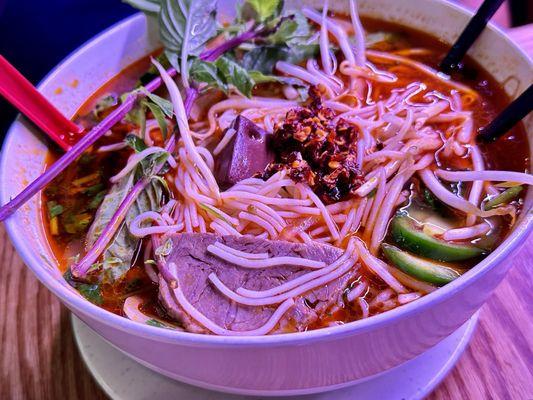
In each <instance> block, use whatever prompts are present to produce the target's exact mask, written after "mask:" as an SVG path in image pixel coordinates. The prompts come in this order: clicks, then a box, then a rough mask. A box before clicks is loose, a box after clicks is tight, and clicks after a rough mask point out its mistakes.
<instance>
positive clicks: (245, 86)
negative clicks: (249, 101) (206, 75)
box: [216, 57, 255, 97]
mask: <svg viewBox="0 0 533 400" xmlns="http://www.w3.org/2000/svg"><path fill="white" fill-rule="evenodd" d="M216 66H217V68H218V70H219V71H220V73H221V75H222V76H223V77H224V79H225V81H226V84H230V85H233V86H234V87H235V88H237V90H239V92H241V93H242V94H244V95H245V96H246V97H251V96H252V89H253V88H254V85H255V82H254V81H253V79H252V78H251V77H250V75H248V71H246V69H244V68H243V67H241V66H240V65H239V64H237V63H236V62H235V61H232V60H230V59H229V58H227V57H220V58H218V60H217V61H216Z"/></svg>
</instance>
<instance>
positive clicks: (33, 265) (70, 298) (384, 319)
mask: <svg viewBox="0 0 533 400" xmlns="http://www.w3.org/2000/svg"><path fill="white" fill-rule="evenodd" d="M428 1H433V2H437V3H441V4H442V5H443V6H445V7H450V8H453V9H455V10H457V11H459V12H461V13H462V14H464V15H466V16H467V17H471V16H472V15H473V12H472V11H470V10H468V9H466V8H465V7H463V6H460V5H457V4H454V3H449V2H446V1H445V0H428ZM142 18H144V16H143V15H142V13H135V14H133V15H131V16H129V17H127V18H125V19H122V20H120V21H118V22H117V23H115V24H113V25H112V26H110V27H109V28H107V29H105V30H103V31H101V32H100V33H98V34H97V35H95V36H93V37H92V38H90V39H89V40H87V41H86V42H85V43H83V44H82V45H81V46H79V47H78V48H77V49H75V50H74V51H72V52H71V53H70V54H69V55H67V56H66V57H65V58H64V59H63V60H62V61H61V62H60V63H59V64H57V66H56V67H54V68H53V69H52V70H51V71H50V72H49V73H48V74H47V75H46V76H45V77H44V78H43V79H42V80H41V82H40V83H39V85H38V86H37V87H38V89H41V88H42V87H43V86H44V85H46V84H48V82H49V81H51V80H53V79H54V78H55V77H56V76H57V75H60V74H61V73H62V71H63V69H64V68H65V66H66V65H67V64H68V63H69V61H70V60H72V59H75V58H77V57H79V56H80V55H81V54H82V53H83V51H85V50H86V48H88V47H90V46H94V45H97V44H98V43H100V42H102V41H105V40H107V39H106V38H107V37H108V36H109V35H110V34H112V33H113V32H115V31H119V30H122V29H126V28H127V27H128V26H130V25H133V24H135V23H138V20H139V19H142ZM487 28H488V29H489V30H491V31H493V32H495V33H496V34H497V35H498V36H499V37H500V38H501V39H502V40H504V41H505V42H506V43H507V45H508V46H511V47H512V48H513V49H514V51H516V52H517V54H520V56H522V57H523V58H525V59H526V60H528V61H529V63H530V64H531V63H532V62H531V59H530V58H529V57H528V56H527V54H525V53H524V51H523V50H522V49H521V48H520V47H519V46H518V45H517V44H516V43H515V42H514V41H513V40H512V39H510V38H509V36H508V35H507V34H506V33H505V32H504V31H503V30H501V29H500V28H498V27H496V26H495V25H493V24H492V23H489V25H488V26H487ZM20 121H21V116H20V115H19V116H18V117H17V119H16V121H15V122H14V123H13V124H12V125H11V126H10V128H9V130H8V132H7V134H6V138H5V140H4V144H3V146H2V150H3V151H1V152H0V182H1V181H5V180H4V179H1V178H2V176H3V175H4V171H6V166H7V164H8V161H9V156H8V154H11V151H9V150H10V148H11V147H12V146H13V137H14V136H15V134H16V131H17V129H18V128H17V124H16V123H17V122H20ZM6 196H7V194H6V191H5V186H4V185H1V184H0V199H2V200H3V201H7V200H8V199H7V198H6ZM21 223H22V221H20V218H18V217H17V214H14V215H13V216H11V217H10V218H8V219H7V220H6V221H5V227H6V231H7V233H8V235H9V237H10V239H11V242H12V243H13V245H14V247H15V248H16V250H17V253H18V254H19V256H20V257H21V258H22V259H23V261H24V263H25V264H26V265H27V266H28V267H29V268H30V269H31V270H32V272H33V273H34V274H35V276H36V277H37V278H38V279H39V281H40V282H41V283H43V284H44V285H45V286H46V287H47V288H48V289H49V290H50V291H52V292H53V293H54V294H55V295H56V296H57V297H59V299H60V300H61V301H62V302H63V303H65V304H67V305H69V308H71V309H74V310H76V311H77V312H80V313H82V314H84V315H86V316H88V317H89V318H90V319H94V320H97V321H98V322H100V323H103V324H105V325H109V326H111V327H114V328H116V329H119V330H121V331H125V332H128V333H132V334H135V335H136V336H140V337H144V338H148V339H152V340H158V341H161V342H170V343H180V344H186V345H193V346H194V345H196V346H203V347H205V346H233V345H237V346H239V347H242V346H270V345H272V344H276V345H286V344H290V345H293V344H297V343H302V342H305V343H312V342H317V341H324V340H328V339H331V338H332V337H335V338H338V337H343V336H350V335H357V334H361V333H364V332H367V331H369V330H372V329H376V328H380V327H383V326H387V325H390V324H393V323H394V322H396V321H398V320H400V319H402V318H404V317H407V316H412V315H416V314H418V313H421V312H423V311H425V310H427V309H428V308H429V307H431V306H432V305H434V304H435V303H441V302H444V301H445V300H447V299H448V298H450V297H451V296H452V295H453V294H454V293H456V292H458V291H460V290H462V289H464V288H465V287H468V286H470V285H472V284H474V283H475V282H476V281H477V280H478V279H480V278H481V277H482V276H483V275H484V274H485V273H487V272H489V271H491V270H492V269H493V268H496V267H497V266H498V265H499V264H500V263H502V261H504V260H505V259H506V258H507V257H508V256H509V255H510V254H511V253H512V252H513V251H515V250H516V249H517V248H518V247H519V246H520V244H522V243H523V242H524V239H525V238H527V236H528V235H529V233H530V232H531V231H532V230H533V213H527V215H525V216H524V217H523V221H522V222H521V223H520V224H519V225H518V226H517V227H516V228H515V229H514V230H513V231H512V232H511V233H510V234H509V236H508V237H507V238H506V239H505V240H504V241H503V242H502V243H501V244H500V245H499V246H498V247H497V248H496V249H495V250H494V251H493V252H492V253H491V254H490V255H489V256H487V257H486V258H485V259H483V260H482V261H481V262H480V263H478V264H477V265H476V266H475V267H473V268H472V269H470V270H469V271H467V272H466V273H465V274H463V275H462V276H461V277H459V278H458V279H456V280H454V281H453V282H451V283H449V284H447V285H446V286H444V287H441V288H439V289H438V290H436V291H434V292H432V293H429V294H427V295H425V296H423V297H422V298H420V299H417V300H416V301H414V302H411V303H408V304H405V305H402V306H400V307H397V308H395V309H393V310H389V311H387V312H384V313H381V314H378V315H374V316H372V317H370V318H366V319H362V320H358V321H353V322H349V323H346V324H342V325H337V326H332V327H326V328H321V329H316V330H312V331H306V332H294V333H285V334H278V335H263V336H217V335H208V334H199V333H191V332H185V331H176V330H170V329H161V328H158V327H153V326H150V325H145V324H141V323H138V322H135V321H132V320H130V319H128V318H125V317H122V316H120V315H117V314H114V313H111V312H109V311H107V310H105V309H103V308H100V307H99V306H97V305H95V304H93V303H91V302H89V301H88V300H86V299H85V298H83V297H81V296H80V295H78V294H77V293H74V292H72V291H71V290H69V289H68V288H67V287H65V286H64V285H59V284H58V282H57V280H56V279H54V278H53V277H52V276H51V275H50V274H49V273H46V272H44V270H43V268H42V264H43V260H42V259H41V258H40V257H39V256H38V255H36V254H34V252H33V251H32V250H31V248H30V247H29V245H28V243H26V242H25V241H24V237H23V236H22V235H21V234H20V229H19V225H20V224H21ZM54 268H57V266H56V265H54Z"/></svg>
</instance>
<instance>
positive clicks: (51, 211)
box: [46, 200, 64, 218]
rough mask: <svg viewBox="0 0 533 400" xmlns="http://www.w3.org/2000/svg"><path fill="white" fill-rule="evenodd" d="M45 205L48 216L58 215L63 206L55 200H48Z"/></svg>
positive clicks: (61, 212) (61, 211)
mask: <svg viewBox="0 0 533 400" xmlns="http://www.w3.org/2000/svg"><path fill="white" fill-rule="evenodd" d="M46 206H47V207H48V216H49V217H50V218H54V217H57V216H58V215H61V214H63V211H64V208H63V206H62V205H61V204H58V203H57V202H56V201H53V200H52V201H49V202H47V203H46Z"/></svg>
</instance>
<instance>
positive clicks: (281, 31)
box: [266, 11, 312, 46]
mask: <svg viewBox="0 0 533 400" xmlns="http://www.w3.org/2000/svg"><path fill="white" fill-rule="evenodd" d="M311 35H312V29H311V27H310V25H309V22H308V21H307V18H305V16H304V15H303V14H302V13H301V12H298V11H296V12H294V13H292V15H291V16H289V17H287V18H286V19H284V20H283V21H282V22H281V24H280V25H279V27H278V29H276V31H275V32H274V33H273V34H272V35H270V36H269V37H267V38H266V40H267V41H268V42H269V43H271V44H278V45H279V44H282V45H288V46H294V45H305V44H306V43H307V41H308V40H309V38H310V37H311Z"/></svg>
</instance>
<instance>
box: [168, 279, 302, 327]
mask: <svg viewBox="0 0 533 400" xmlns="http://www.w3.org/2000/svg"><path fill="white" fill-rule="evenodd" d="M173 294H174V297H175V299H176V300H177V302H178V304H179V305H180V306H181V307H182V308H183V309H184V310H185V312H186V313H187V314H188V315H189V316H190V317H191V318H193V319H194V320H195V321H196V322H198V323H199V324H201V325H202V326H204V327H205V328H206V329H208V330H209V331H211V332H213V333H214V334H216V335H221V336H262V335H266V334H267V333H269V332H270V331H271V330H272V329H274V328H275V326H276V325H277V323H278V322H279V320H280V319H281V318H282V317H283V315H284V314H285V313H286V312H287V310H288V309H289V308H291V307H292V306H293V305H294V300H292V299H287V300H285V301H284V302H283V303H281V304H280V305H279V307H278V308H277V309H276V311H274V313H273V314H272V316H271V317H270V318H269V319H268V321H267V322H266V323H265V324H264V325H262V326H260V327H259V328H256V329H253V330H249V331H232V330H229V329H225V328H222V327H221V326H219V325H217V324H216V323H215V322H213V321H211V320H210V319H209V318H207V317H206V316H205V315H204V314H202V313H201V312H200V311H198V310H197V309H196V308H195V307H194V306H193V305H192V304H191V303H189V301H188V300H187V299H186V298H185V295H184V294H183V292H182V290H181V287H180V285H179V283H178V287H177V288H176V289H174V290H173Z"/></svg>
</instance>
